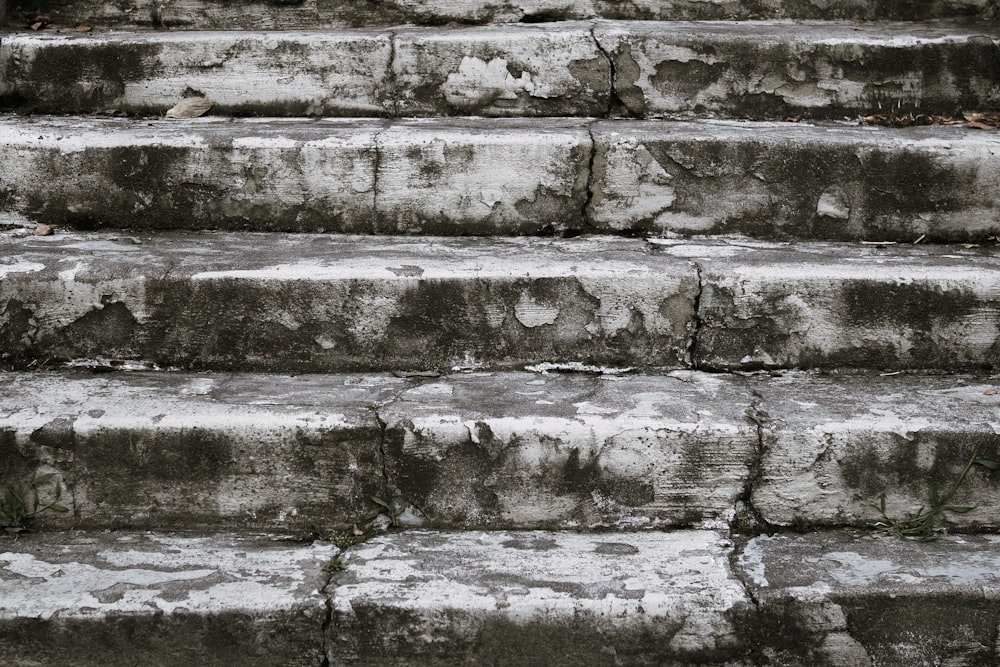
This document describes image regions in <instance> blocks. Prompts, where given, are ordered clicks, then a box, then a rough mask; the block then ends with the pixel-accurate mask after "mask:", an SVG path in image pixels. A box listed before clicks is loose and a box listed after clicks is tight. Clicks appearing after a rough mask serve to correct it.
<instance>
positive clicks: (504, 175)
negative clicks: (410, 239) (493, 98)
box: [375, 119, 592, 234]
mask: <svg viewBox="0 0 1000 667" xmlns="http://www.w3.org/2000/svg"><path fill="white" fill-rule="evenodd" d="M378 147H379V162H378V190H377V191H376V193H375V207H376V209H377V212H378V216H379V220H378V231H379V232H387V233H396V234H399V233H424V234H454V233H459V234H511V233H513V234H532V233H554V232H563V231H565V230H567V229H579V228H580V227H581V226H582V225H583V219H582V211H583V208H584V204H585V203H586V201H587V196H588V192H587V186H588V176H589V173H590V172H589V163H590V156H591V152H592V146H591V140H590V133H589V132H588V130H587V126H586V124H585V123H583V122H580V121H574V120H569V119H566V120H561V121H559V122H558V124H556V123H554V122H545V121H533V120H519V119H511V120H506V121H503V122H499V121H498V120H484V119H463V120H445V121H440V120H428V121H411V122H406V121H402V122H398V123H395V124H393V125H391V126H389V127H388V128H387V129H386V130H385V132H383V133H382V134H380V135H379V136H378Z"/></svg>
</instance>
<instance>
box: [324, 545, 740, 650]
mask: <svg viewBox="0 0 1000 667" xmlns="http://www.w3.org/2000/svg"><path fill="white" fill-rule="evenodd" d="M730 547H731V544H730V543H729V542H728V541H727V540H725V539H723V538H721V537H720V536H719V535H718V534H716V533H712V532H707V531H706V532H699V531H682V532H675V533H642V534H626V535H580V534H573V533H547V532H529V533H508V532H489V533H470V532H464V533H428V532H421V531H409V532H404V533H401V534H398V535H392V536H387V537H381V538H377V539H375V540H372V541H370V542H367V543H365V544H363V545H361V546H358V547H354V548H352V549H351V550H350V551H349V552H348V555H347V557H346V562H347V566H348V569H347V570H346V571H345V572H343V573H339V574H337V575H335V577H334V584H333V585H334V589H333V599H332V604H333V618H332V622H331V624H330V629H329V636H330V644H329V651H330V664H331V665H348V664H349V665H414V664H419V665H427V666H431V665H435V666H437V665H468V664H480V663H481V664H498V663H504V664H518V665H543V664H544V665H588V666H589V665H615V664H630V665H661V664H719V663H722V662H723V661H724V660H726V659H729V658H735V657H738V655H739V652H740V647H741V640H740V638H739V637H738V636H737V628H738V625H739V624H740V620H741V617H742V615H743V614H745V613H747V611H748V609H749V608H750V604H749V600H748V599H747V597H746V595H745V593H744V590H743V587H742V585H741V584H740V583H739V582H738V581H737V580H736V579H735V578H734V577H733V575H732V574H731V572H730V570H729V563H728V561H727V555H728V551H729V549H730Z"/></svg>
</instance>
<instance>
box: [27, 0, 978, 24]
mask: <svg viewBox="0 0 1000 667" xmlns="http://www.w3.org/2000/svg"><path fill="white" fill-rule="evenodd" d="M994 13H995V5H993V4H991V0H946V1H944V2H942V1H941V0H912V1H910V2H906V3H900V2H897V1H896V0H874V1H873V0H847V1H842V2H837V3H828V2H822V1H817V0H770V1H769V2H767V3H761V2H753V1H752V0H712V1H710V2H705V1H704V0H633V1H632V2H628V3H623V2H618V1H616V0H596V1H591V0H574V2H565V0H506V1H503V2H499V1H497V0H475V1H473V2H469V1H459V0H395V1H394V2H374V1H368V2H359V1H358V0H304V1H303V2H299V3H296V4H290V5H278V4H271V3H266V2H252V3H230V2H218V3H215V2H203V1H201V0H131V1H126V0H118V1H117V2H115V3H113V4H112V3H105V2H97V1H92V0H73V1H72V2H65V3H63V4H62V5H61V6H56V7H51V6H49V7H48V8H47V10H46V15H47V16H48V17H49V18H51V19H52V20H53V21H54V22H55V23H56V24H59V25H64V26H71V27H72V26H74V25H77V24H80V23H84V24H88V25H92V26H105V25H107V26H116V27H127V26H135V27H153V26H155V27H164V28H181V29H185V30H237V29H249V30H295V29H302V28H318V27H331V28H338V27H362V26H390V25H399V24H404V23H415V24H433V25H437V24H443V23H449V22H457V23H479V24H485V23H516V22H519V21H520V22H531V21H538V20H546V21H551V20H575V19H587V18H599V17H603V18H609V19H642V20H650V19H651V20H661V21H675V20H718V19H770V18H796V19H823V20H828V19H862V20H875V19H894V20H900V19H903V20H914V19H928V18H939V17H957V16H992V15H994ZM9 14H10V17H11V18H12V19H13V20H14V21H15V22H16V21H18V20H21V19H22V17H24V18H23V20H24V21H25V22H28V21H29V19H30V18H33V17H34V16H35V15H36V14H37V11H36V9H35V7H34V6H31V5H29V6H26V7H22V6H21V5H20V3H14V5H13V6H12V8H11V10H10V12H9Z"/></svg>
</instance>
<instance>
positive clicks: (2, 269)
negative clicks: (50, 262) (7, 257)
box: [0, 261, 45, 278]
mask: <svg viewBox="0 0 1000 667" xmlns="http://www.w3.org/2000/svg"><path fill="white" fill-rule="evenodd" d="M44 268H45V265H44V264H39V263H38V262H18V261H15V262H12V263H10V264H0V278H4V277H6V276H9V275H11V274H13V273H35V272H37V271H41V270H43V269H44Z"/></svg>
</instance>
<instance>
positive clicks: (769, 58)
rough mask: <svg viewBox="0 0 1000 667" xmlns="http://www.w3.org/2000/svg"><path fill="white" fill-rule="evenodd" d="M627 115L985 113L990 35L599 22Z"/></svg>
mask: <svg viewBox="0 0 1000 667" xmlns="http://www.w3.org/2000/svg"><path fill="white" fill-rule="evenodd" d="M594 34H595V37H596V39H597V40H598V42H599V43H600V44H601V48H602V51H604V52H606V53H608V54H610V57H611V59H612V61H613V64H614V70H615V77H614V78H615V83H614V89H615V93H616V95H617V98H618V99H619V100H620V101H621V103H622V104H623V105H624V108H625V111H626V112H627V113H628V114H631V115H634V116H637V117H650V116H663V115H669V114H677V113H689V112H693V113H697V114H706V113H709V114H717V115H722V116H737V117H743V118H770V119H781V118H783V117H785V116H789V115H797V114H804V115H806V116H809V117H839V116H844V115H849V116H850V115H855V114H859V113H861V114H867V113H874V112H877V111H879V110H890V109H896V108H898V107H902V108H904V109H913V108H919V109H920V111H922V112H925V113H932V112H942V113H952V112H954V111H955V110H956V109H966V110H972V109H978V108H992V107H994V106H996V104H997V102H998V101H1000V100H998V97H997V95H998V93H997V90H998V80H997V72H1000V48H998V41H997V32H996V25H995V24H990V23H980V24H975V25H972V26H947V25H927V26H924V25H918V24H907V23H898V24H883V23H879V24H870V25H865V24H855V23H826V22H816V23H804V22H784V21H760V22H753V21H751V22H740V23H732V22H715V23H711V22H709V23H687V22H649V21H646V22H598V23H597V27H596V28H595V31H594Z"/></svg>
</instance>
